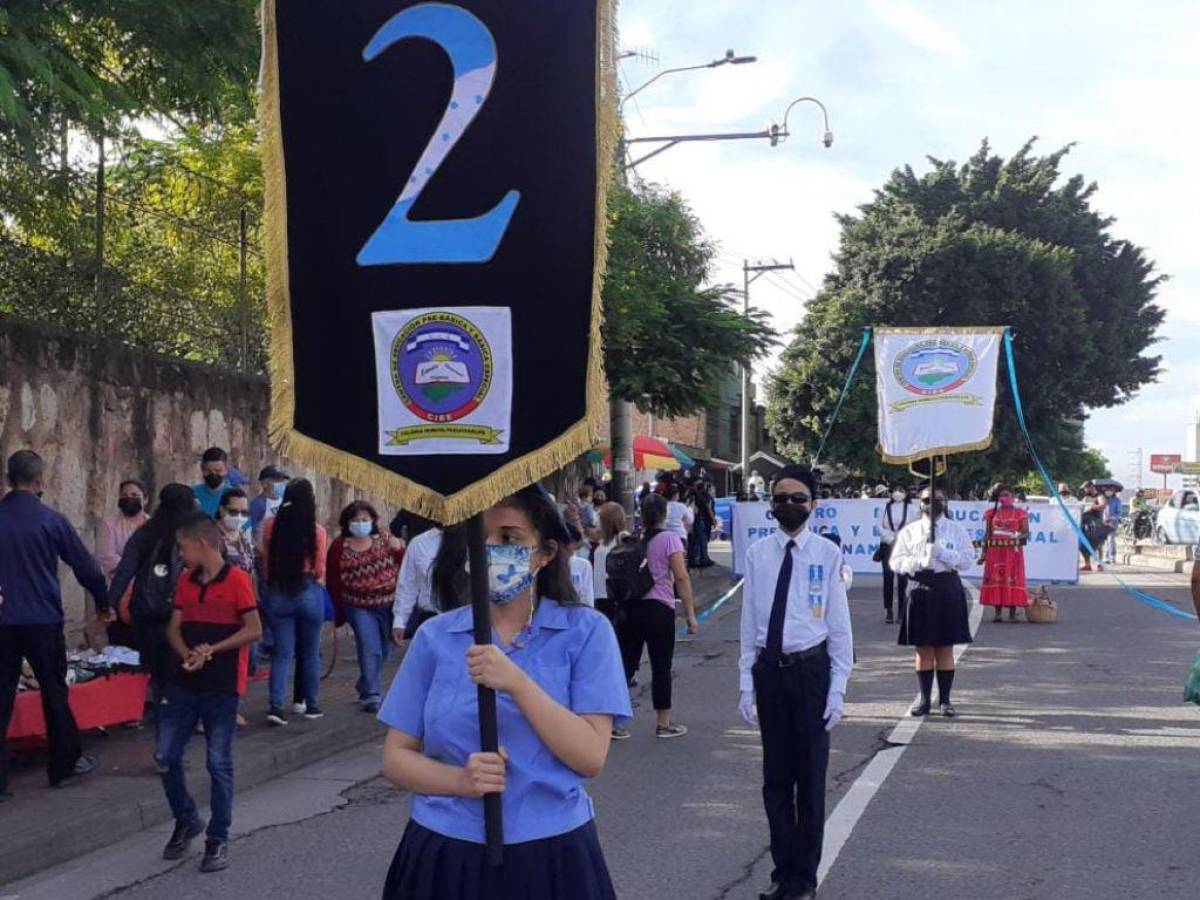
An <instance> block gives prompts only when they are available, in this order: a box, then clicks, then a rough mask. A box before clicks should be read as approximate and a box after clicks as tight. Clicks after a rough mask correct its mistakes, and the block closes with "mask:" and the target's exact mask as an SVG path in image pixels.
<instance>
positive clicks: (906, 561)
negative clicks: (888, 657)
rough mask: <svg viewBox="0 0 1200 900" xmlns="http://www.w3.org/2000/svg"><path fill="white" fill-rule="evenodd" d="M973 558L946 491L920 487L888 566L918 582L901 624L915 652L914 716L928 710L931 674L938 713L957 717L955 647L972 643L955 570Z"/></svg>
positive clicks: (904, 641)
mask: <svg viewBox="0 0 1200 900" xmlns="http://www.w3.org/2000/svg"><path fill="white" fill-rule="evenodd" d="M931 532H932V540H931V537H930V535H931ZM975 558H976V552H975V546H974V544H972V542H971V537H970V535H968V534H967V532H966V531H965V530H964V529H963V527H962V526H961V525H959V524H958V523H957V522H955V521H953V520H951V519H949V518H947V517H946V495H945V493H943V492H942V491H941V490H937V491H936V492H935V493H931V492H930V490H929V488H925V489H924V490H923V491H921V518H920V519H918V520H917V521H916V522H913V523H912V524H911V525H909V526H907V527H905V528H904V530H903V531H901V532H900V534H899V536H898V537H897V538H896V545H895V547H893V548H892V560H891V564H892V568H893V569H895V570H896V571H897V572H899V573H900V574H902V575H908V576H909V577H911V578H912V579H913V580H914V581H916V582H917V586H916V587H914V588H913V589H912V590H911V591H910V592H909V596H908V615H907V616H905V617H904V619H903V620H902V621H901V623H900V644H901V645H902V646H906V647H915V648H916V654H917V655H916V668H917V681H918V683H919V684H920V686H921V699H920V700H918V701H917V703H916V704H915V705H914V706H913V708H912V709H911V710H910V711H909V712H910V713H911V714H912V715H914V716H925V715H928V714H929V710H930V706H931V704H930V698H931V695H932V693H933V680H934V675H935V673H936V676H937V683H938V705H939V706H940V707H941V711H942V715H943V716H946V717H953V716H954V715H956V713H955V710H954V706H953V705H952V704H951V702H950V689H951V687H953V685H954V645H955V644H969V643H971V626H970V622H969V618H968V613H967V593H966V591H965V590H964V589H963V585H962V579H961V578H960V577H959V575H958V573H959V572H965V571H966V570H967V569H969V568H971V566H972V565H974V564H975Z"/></svg>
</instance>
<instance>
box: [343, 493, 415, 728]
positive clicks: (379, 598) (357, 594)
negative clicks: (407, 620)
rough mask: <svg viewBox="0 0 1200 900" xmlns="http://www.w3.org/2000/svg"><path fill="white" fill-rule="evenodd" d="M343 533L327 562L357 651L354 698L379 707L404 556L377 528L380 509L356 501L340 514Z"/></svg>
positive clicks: (371, 710)
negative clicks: (355, 694) (397, 584)
mask: <svg viewBox="0 0 1200 900" xmlns="http://www.w3.org/2000/svg"><path fill="white" fill-rule="evenodd" d="M338 526H339V527H340V528H341V534H339V535H338V536H337V538H335V539H334V541H333V543H332V544H331V545H330V547H329V556H328V560H327V562H326V565H325V572H326V577H327V579H328V585H329V593H330V595H331V596H332V597H333V605H334V608H335V609H336V610H337V615H338V619H339V620H340V619H342V618H344V619H345V620H346V621H348V622H349V623H350V627H351V628H352V629H353V630H354V646H355V649H356V650H357V651H358V683H357V684H356V685H355V688H356V689H357V691H358V703H359V706H360V708H361V709H362V710H363V712H369V713H377V712H379V698H380V696H381V692H380V686H379V675H380V672H381V671H382V669H383V664H384V663H385V662H387V658H388V652H389V651H390V650H391V647H392V597H393V595H394V594H395V593H396V579H397V577H398V576H399V574H400V564H401V562H402V561H403V559H404V544H403V543H402V542H401V541H400V539H399V538H396V537H394V536H393V535H391V534H386V533H381V532H380V531H379V513H377V512H376V511H375V507H373V506H372V505H371V504H370V503H367V502H366V501H365V500H355V501H354V502H353V503H351V504H350V505H349V506H347V507H346V508H345V509H343V510H342V514H341V516H340V517H339V518H338Z"/></svg>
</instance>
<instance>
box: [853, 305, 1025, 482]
mask: <svg viewBox="0 0 1200 900" xmlns="http://www.w3.org/2000/svg"><path fill="white" fill-rule="evenodd" d="M1003 336H1004V329H1003V328H990V329H989V328H981V329H965V328H964V329H961V330H959V329H954V328H947V329H943V330H938V329H932V328H931V329H926V328H876V329H875V393H876V396H877V399H878V403H879V448H880V453H881V455H882V456H883V460H884V462H888V463H901V464H902V463H909V462H912V461H914V460H918V459H925V458H927V457H930V456H935V455H941V454H944V453H963V452H966V451H969V450H982V449H984V448H986V447H988V446H990V445H991V443H992V419H993V416H994V413H995V408H996V364H997V362H998V361H999V359H1000V342H1001V340H1002V339H1003Z"/></svg>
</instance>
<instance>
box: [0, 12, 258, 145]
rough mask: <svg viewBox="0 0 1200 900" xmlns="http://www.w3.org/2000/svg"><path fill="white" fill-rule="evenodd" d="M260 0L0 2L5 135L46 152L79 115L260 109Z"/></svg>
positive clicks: (0, 132)
mask: <svg viewBox="0 0 1200 900" xmlns="http://www.w3.org/2000/svg"><path fill="white" fill-rule="evenodd" d="M257 6H258V3H257V2H256V0H204V2H202V3H197V2H194V0H11V2H8V3H5V4H4V6H3V8H0V144H7V145H8V148H7V149H8V150H9V151H10V152H11V151H14V150H16V149H20V150H22V151H23V152H26V153H34V154H44V153H45V152H46V151H47V150H48V149H49V148H57V147H58V146H59V144H60V140H61V136H62V133H63V131H64V129H65V128H67V127H69V126H70V125H72V124H74V125H76V126H80V127H83V128H84V129H85V130H86V131H88V132H89V133H91V134H93V135H96V134H100V133H109V132H115V131H118V130H120V129H121V128H123V127H125V125H126V124H127V123H128V121H129V119H130V118H131V117H135V116H142V115H162V116H166V117H167V118H169V119H172V120H174V121H177V122H179V121H180V120H181V119H182V120H192V121H212V120H214V119H217V118H219V117H222V116H226V115H229V114H230V113H231V112H235V113H236V114H237V115H238V116H239V117H240V118H242V119H246V118H249V117H250V116H251V115H252V114H253V102H252V97H253V95H252V93H251V86H252V85H253V83H254V71H255V67H256V66H257V62H258V50H259V47H258V30H257V27H256V24H255V10H256V9H257Z"/></svg>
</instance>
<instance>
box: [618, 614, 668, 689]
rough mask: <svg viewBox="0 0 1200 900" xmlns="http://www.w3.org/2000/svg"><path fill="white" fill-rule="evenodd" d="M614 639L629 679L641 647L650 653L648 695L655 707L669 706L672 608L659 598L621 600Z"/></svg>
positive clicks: (637, 660) (639, 660) (636, 667)
mask: <svg viewBox="0 0 1200 900" xmlns="http://www.w3.org/2000/svg"><path fill="white" fill-rule="evenodd" d="M617 623H618V624H617V641H618V643H620V645H621V659H622V661H623V662H624V663H625V680H626V681H630V680H632V678H633V676H634V674H635V673H636V672H637V670H638V666H640V665H641V663H642V647H645V648H646V650H647V652H648V653H649V654H650V696H651V699H652V700H653V701H654V708H655V709H656V710H663V709H670V708H671V664H672V663H673V662H674V660H675V610H673V609H672V608H671V607H669V606H667V605H666V604H665V603H662V602H661V601H659V600H653V599H647V600H635V601H633V602H632V603H627V604H625V607H624V608H623V609H622V611H621V615H620V616H619V617H618V619H617Z"/></svg>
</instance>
